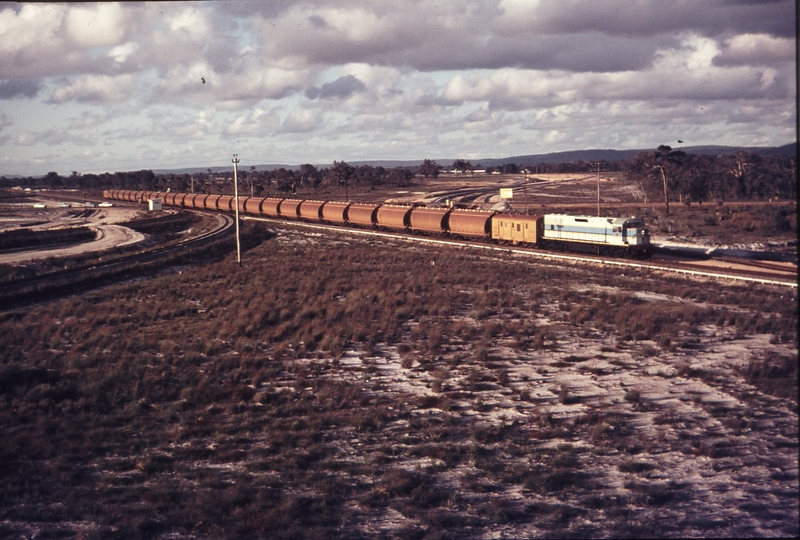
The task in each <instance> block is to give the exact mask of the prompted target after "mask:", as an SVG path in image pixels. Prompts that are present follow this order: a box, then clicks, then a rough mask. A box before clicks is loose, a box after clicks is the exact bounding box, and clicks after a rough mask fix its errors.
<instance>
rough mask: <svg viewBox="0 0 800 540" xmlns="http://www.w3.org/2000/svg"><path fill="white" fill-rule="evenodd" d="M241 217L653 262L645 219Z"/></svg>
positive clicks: (201, 204)
mask: <svg viewBox="0 0 800 540" xmlns="http://www.w3.org/2000/svg"><path fill="white" fill-rule="evenodd" d="M103 197H105V198H106V199H112V200H119V201H129V202H138V203H146V202H147V201H148V200H160V201H161V202H162V203H163V204H164V205H166V206H175V207H179V208H191V209H197V210H215V211H221V212H234V211H235V210H236V208H235V204H236V203H235V200H234V198H233V197H232V196H230V195H207V194H195V193H169V192H163V191H132V190H106V191H104V192H103ZM239 212H240V213H243V214H247V215H252V216H261V217H268V218H275V219H286V220H292V221H305V222H310V223H324V224H330V225H341V226H349V227H359V228H365V227H366V228H375V229H380V230H387V231H402V232H411V233H416V234H426V235H441V236H447V237H453V238H462V239H472V240H474V239H485V240H489V241H492V242H496V243H500V244H514V245H517V244H521V245H528V246H534V247H539V248H543V249H548V250H555V251H576V252H583V253H593V254H597V255H610V256H615V257H627V258H639V259H646V258H649V257H650V256H651V255H652V253H653V245H652V244H651V243H650V233H649V231H648V230H647V228H646V226H645V223H644V221H643V220H642V219H641V218H636V217H630V218H623V217H594V216H572V215H567V214H544V215H541V216H530V215H518V214H510V213H504V212H495V211H486V210H465V209H456V208H449V207H440V206H422V205H417V204H412V205H401V204H387V203H358V202H340V201H317V200H308V199H283V198H269V197H268V198H260V197H239Z"/></svg>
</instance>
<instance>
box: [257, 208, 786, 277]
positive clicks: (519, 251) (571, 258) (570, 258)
mask: <svg viewBox="0 0 800 540" xmlns="http://www.w3.org/2000/svg"><path fill="white" fill-rule="evenodd" d="M242 219H247V220H253V221H264V222H270V223H276V224H279V225H285V226H300V227H306V228H309V229H319V230H324V231H336V232H344V233H352V234H361V235H365V236H378V237H381V238H391V239H396V240H405V241H410V242H422V243H428V244H434V245H446V246H452V247H468V248H473V249H484V250H488V251H496V252H501V253H510V254H513V255H523V256H527V257H534V258H539V259H550V260H559V261H564V262H578V263H591V264H598V265H602V266H618V267H622V268H638V269H645V270H656V271H659V272H667V273H676V274H685V275H689V276H697V277H708V278H715V279H725V280H734V281H743V282H746V283H758V284H761V285H777V286H783V287H791V288H794V289H796V288H797V282H796V281H794V282H787V281H779V280H773V279H764V278H757V277H752V276H739V275H735V274H724V273H720V272H705V271H700V270H689V269H684V268H676V267H670V266H662V265H657V264H651V263H641V262H630V261H625V260H611V259H599V258H596V257H581V256H575V255H562V254H559V253H549V252H539V251H531V250H528V249H523V248H509V247H504V246H495V245H486V244H480V243H476V242H465V241H461V240H445V239H440V238H427V237H424V236H413V235H405V234H398V233H392V232H383V231H371V230H365V229H351V228H345V227H336V226H332V225H319V224H315V223H304V222H302V221H294V222H287V221H285V220H281V219H273V218H262V217H255V216H242Z"/></svg>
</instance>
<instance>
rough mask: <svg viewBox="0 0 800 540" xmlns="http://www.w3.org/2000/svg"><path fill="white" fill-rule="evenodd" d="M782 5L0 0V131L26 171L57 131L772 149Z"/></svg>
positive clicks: (787, 7)
mask: <svg viewBox="0 0 800 540" xmlns="http://www.w3.org/2000/svg"><path fill="white" fill-rule="evenodd" d="M795 11H796V8H795V5H794V2H791V1H790V0H775V1H770V2H748V1H744V0H741V1H740V0H707V1H705V2H703V3H697V2H689V1H688V0H679V1H675V2H669V3H665V2H662V1H657V0H637V2H630V1H629V0H605V1H603V2H596V1H589V0H560V1H559V2H547V1H540V0H467V1H464V0H438V1H437V2H435V3H432V2H418V1H415V2H397V1H396V0H371V1H370V2H355V1H352V0H346V1H342V0H275V1H270V2H206V3H202V2H201V3H184V2H164V3H102V4H76V5H69V4H62V3H27V4H26V3H22V4H0V66H2V78H1V79H0V100H23V99H24V100H25V101H24V102H19V103H15V104H16V105H19V107H18V108H17V109H16V110H14V109H10V108H9V109H7V110H6V111H5V114H6V116H5V118H4V119H2V121H0V128H2V129H3V130H4V131H3V136H4V137H6V138H8V140H9V141H11V142H16V144H18V145H27V146H21V147H17V149H19V148H23V149H24V150H25V151H26V152H27V151H30V152H31V156H33V155H34V153H35V152H40V154H38V155H39V158H37V159H40V160H41V159H44V158H43V157H41V156H48V155H51V154H52V152H54V151H53V150H51V152H50V153H47V152H44V151H42V150H41V149H42V148H44V147H45V146H46V145H48V144H54V145H55V144H57V141H59V140H60V138H63V139H64V140H67V139H68V138H69V137H73V138H75V140H76V141H80V144H84V143H85V142H86V141H87V140H89V138H90V137H96V139H97V140H98V142H97V144H102V145H105V146H106V148H105V149H104V150H103V151H102V152H101V151H93V152H92V153H91V159H100V156H102V155H104V154H105V153H106V152H111V153H109V154H107V155H109V156H112V157H113V156H114V155H118V156H122V155H123V154H124V155H127V154H128V153H131V152H132V150H131V149H132V148H136V155H137V159H145V156H149V157H147V159H170V160H174V159H177V157H176V156H178V155H180V152H179V151H178V150H174V152H173V150H170V151H169V152H167V151H165V150H164V148H167V147H169V148H173V147H174V148H176V149H177V148H179V149H180V150H181V151H184V152H185V153H186V155H192V156H202V155H204V154H203V152H207V151H217V150H216V149H218V147H220V146H222V145H224V144H227V143H226V142H225V141H229V140H230V139H231V138H232V137H236V139H237V144H245V143H244V141H247V140H252V143H251V144H252V145H253V147H252V148H254V149H258V151H259V152H265V151H268V150H269V151H273V150H274V151H275V152H278V153H280V154H281V155H282V156H283V157H282V158H281V161H284V160H286V159H288V157H286V156H287V152H290V151H294V152H296V153H298V154H301V155H298V157H297V161H309V160H311V159H312V156H311V155H309V153H316V154H317V155H321V154H325V153H326V152H328V153H330V152H334V153H335V152H338V151H341V152H359V153H364V154H368V153H370V152H374V151H375V148H377V147H379V148H380V149H381V150H380V151H381V152H389V153H394V154H395V155H397V157H415V156H413V155H412V154H413V153H414V152H425V153H428V152H432V151H435V152H436V153H437V154H440V155H447V154H448V153H449V154H450V155H465V153H469V152H478V150H480V149H486V152H487V153H489V154H493V155H502V154H503V153H504V152H506V150H508V151H511V149H512V148H524V147H526V146H525V145H530V144H531V143H530V141H531V140H535V141H536V142H537V144H541V145H546V146H547V147H548V148H559V149H563V146H564V145H582V144H586V145H590V146H595V147H596V146H605V147H609V146H613V145H634V144H639V143H641V142H642V141H645V140H648V137H654V136H656V135H654V134H658V133H660V130H667V129H675V127H674V126H681V129H682V130H684V131H683V132H684V133H690V134H691V136H692V138H693V140H694V141H701V140H706V141H709V142H710V141H711V140H713V141H714V142H715V143H716V142H718V141H722V140H726V141H729V142H733V141H734V139H735V138H738V139H736V140H742V138H745V137H746V138H747V139H748V140H752V139H754V138H759V137H760V138H763V137H768V138H769V137H772V138H774V139H775V142H776V143H782V142H785V141H783V140H779V139H781V138H782V137H787V135H786V133H789V134H790V135H789V136H792V135H791V134H792V133H794V127H795V125H796V118H797V111H796V105H795V100H796V94H797V92H796V81H795V79H794V73H795V70H796V67H795V63H796V57H795V56H796V49H795V28H794V21H795ZM23 107H24V108H25V109H24V110H25V111H26V112H27V111H34V114H33V116H32V121H33V122H34V123H36V122H38V124H37V125H32V124H31V119H26V120H25V122H23V120H22V116H21V114H22V113H21V112H20V111H22V110H23ZM43 119H47V122H49V123H50V124H52V125H45V121H44V120H43ZM123 124H124V125H125V127H122V125H123ZM724 126H729V128H728V129H727V130H726V129H725V128H724ZM637 130H638V131H637ZM276 134H281V135H285V136H283V137H271V138H270V140H269V141H266V140H265V139H266V138H268V137H270V136H271V135H276ZM682 138H685V137H682ZM526 141H527V142H526ZM379 142H380V145H378V143H379ZM58 144H61V143H58ZM75 144H78V142H76V143H75ZM292 145H294V146H292ZM460 145H463V146H464V148H463V149H460V148H459V146H460ZM111 149H113V152H112V150H111ZM337 149H341V150H337ZM540 150H542V149H540ZM242 151H246V148H245V147H243V148H242ZM254 151H255V150H254ZM58 152H63V149H61V148H60V149H59V150H58ZM114 152H116V154H115V153H114ZM400 154H403V155H402V156H401V155H400ZM138 156H141V157H138ZM327 157H329V156H327V154H326V158H327ZM336 157H339V158H340V159H341V158H344V157H346V156H345V155H338V156H336ZM364 157H367V158H368V157H376V156H375V155H365V156H364ZM382 157H386V156H382ZM2 159H3V156H2V154H0V163H2ZM15 159H17V158H16V157H15ZM30 159H33V158H32V157H31V158H30ZM126 159H128V158H126ZM131 159H132V158H131ZM290 161H291V160H290ZM146 165H147V164H146Z"/></svg>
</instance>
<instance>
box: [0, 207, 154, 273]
mask: <svg viewBox="0 0 800 540" xmlns="http://www.w3.org/2000/svg"><path fill="white" fill-rule="evenodd" d="M41 202H42V203H44V204H45V205H46V208H45V209H33V208H32V204H13V205H3V214H4V220H3V221H4V222H5V223H6V224H9V225H11V224H13V226H20V224H25V223H32V224H33V225H31V226H29V227H26V228H27V229H29V230H32V231H44V230H54V229H64V228H70V227H87V226H88V227H89V228H91V229H92V230H94V231H96V232H97V237H96V239H95V240H94V241H92V242H85V243H82V244H78V245H70V246H57V247H54V248H53V249H47V248H42V247H37V248H35V249H32V250H29V251H14V252H11V253H5V254H0V264H20V263H25V262H28V261H33V260H37V259H44V258H47V257H65V256H74V255H81V254H84V253H90V252H97V251H103V250H106V249H111V248H114V247H119V246H124V245H128V244H135V243H136V242H141V241H142V240H144V238H145V237H144V235H143V234H141V233H138V232H136V231H134V230H131V229H129V228H127V227H123V226H121V225H118V223H123V222H126V221H129V220H131V219H132V218H134V217H135V216H137V215H139V214H140V213H141V209H139V208H131V207H126V206H115V207H111V208H87V209H84V208H81V207H79V208H59V207H58V206H57V201H54V200H45V199H42V200H41ZM4 228H7V229H8V228H11V227H4Z"/></svg>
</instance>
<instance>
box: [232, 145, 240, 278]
mask: <svg viewBox="0 0 800 540" xmlns="http://www.w3.org/2000/svg"><path fill="white" fill-rule="evenodd" d="M231 161H232V162H233V198H234V199H235V201H234V204H235V205H236V262H237V263H239V268H241V267H242V248H241V244H240V243H239V179H238V177H237V174H238V172H239V154H233V159H232V160H231Z"/></svg>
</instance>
